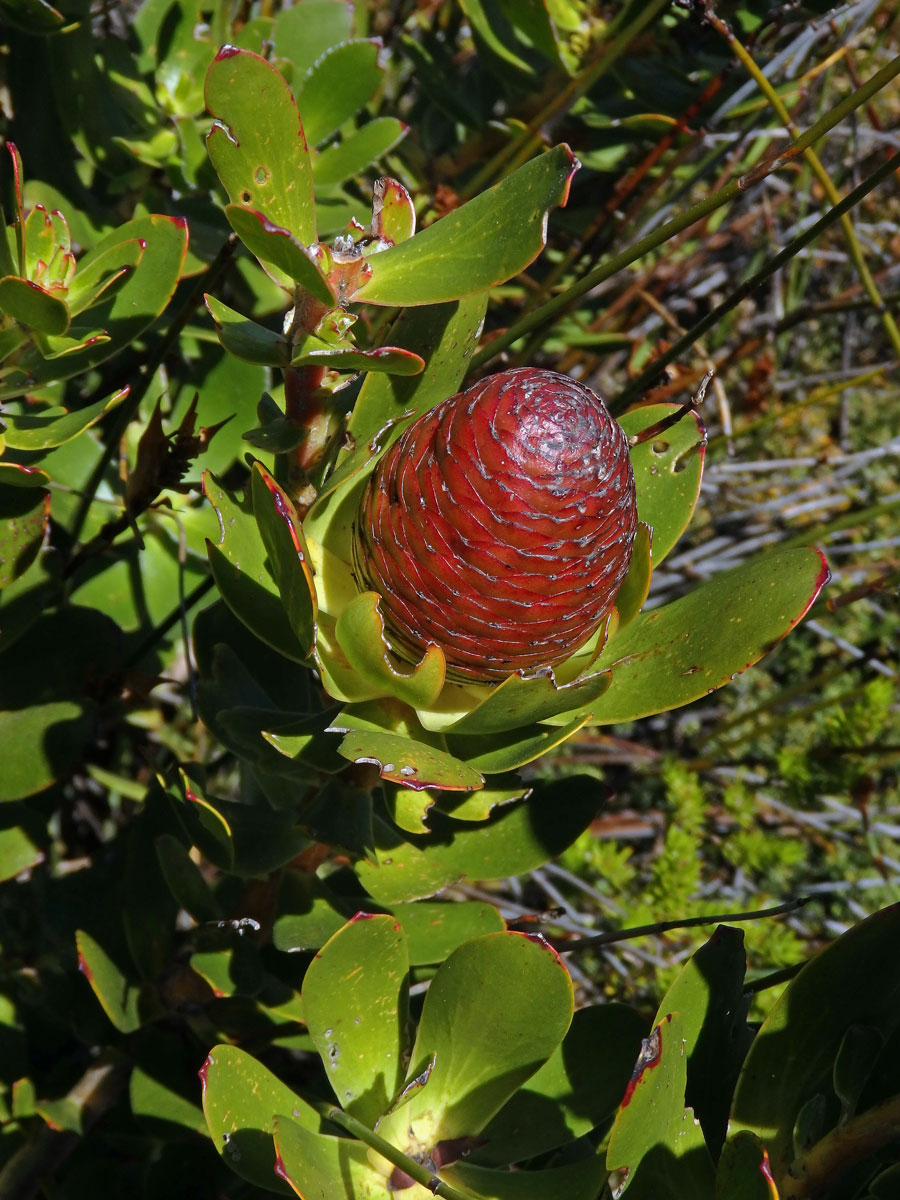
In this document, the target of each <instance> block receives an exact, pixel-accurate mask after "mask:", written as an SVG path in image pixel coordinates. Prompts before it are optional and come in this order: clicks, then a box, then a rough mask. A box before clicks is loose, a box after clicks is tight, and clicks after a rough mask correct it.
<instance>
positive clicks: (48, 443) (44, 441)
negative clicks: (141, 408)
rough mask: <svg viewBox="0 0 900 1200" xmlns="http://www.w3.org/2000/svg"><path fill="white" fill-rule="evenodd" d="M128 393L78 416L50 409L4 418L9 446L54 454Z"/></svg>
mask: <svg viewBox="0 0 900 1200" xmlns="http://www.w3.org/2000/svg"><path fill="white" fill-rule="evenodd" d="M128 391H129V389H128V388H127V387H126V388H122V390H121V391H118V392H115V393H114V394H113V395H112V396H108V397H107V398H106V399H105V400H98V401H97V403H96V404H89V405H88V406H87V408H81V409H78V410H77V411H76V412H66V411H65V410H64V409H59V408H51V409H45V410H44V412H37V413H34V414H32V413H23V414H18V413H10V412H5V413H4V414H3V420H4V421H5V422H6V424H7V429H6V435H5V436H6V444H7V445H8V446H9V447H10V448H11V449H13V450H51V449H53V448H54V447H56V446H62V445H64V444H65V443H66V442H70V441H71V440H72V439H73V438H76V437H78V435H79V434H80V433H83V432H84V430H85V429H90V427H91V426H92V425H95V424H96V423H97V422H98V421H99V420H100V418H101V417H102V416H104V415H105V414H106V413H107V412H108V411H109V410H110V409H111V408H114V407H115V405H116V404H118V403H119V402H120V401H122V400H124V399H125V397H126V396H127V395H128Z"/></svg>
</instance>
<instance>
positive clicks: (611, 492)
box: [354, 367, 637, 681]
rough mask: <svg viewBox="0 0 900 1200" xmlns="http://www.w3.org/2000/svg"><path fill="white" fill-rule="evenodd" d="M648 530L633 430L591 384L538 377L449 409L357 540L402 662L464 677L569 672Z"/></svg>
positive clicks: (409, 454)
mask: <svg viewBox="0 0 900 1200" xmlns="http://www.w3.org/2000/svg"><path fill="white" fill-rule="evenodd" d="M636 528H637V508H636V504H635V491H634V476H633V474H632V470H631V464H630V461H629V457H628V443H627V439H626V437H625V435H624V433H623V432H622V429H621V428H620V426H619V425H618V423H617V422H616V421H614V420H613V418H612V417H611V416H610V415H609V413H608V412H607V411H606V408H605V407H604V405H603V402H602V401H601V400H600V398H599V397H598V396H597V395H595V393H594V392H592V391H591V389H590V388H588V387H585V385H584V384H582V383H578V382H576V381H575V380H573V379H569V378H568V377H567V376H565V375H559V374H557V373H556V372H554V371H543V370H539V369H537V368H533V367H523V368H519V369H516V370H510V371H502V372H500V373H499V374H497V375H491V376H489V377H488V378H486V379H483V380H481V381H480V382H479V383H476V384H475V385H474V386H473V387H471V388H469V389H468V390H467V391H465V392H460V393H458V394H457V395H455V396H451V397H450V398H449V399H448V400H445V401H444V402H443V403H442V404H439V405H438V406H437V407H436V408H435V409H433V410H432V411H431V412H429V413H427V414H426V415H425V416H423V417H421V418H420V419H419V420H418V421H416V422H415V424H413V425H411V426H410V427H409V429H407V430H406V431H405V433H404V434H403V436H402V437H401V438H400V439H399V440H398V441H397V442H395V443H394V445H393V446H392V447H391V448H390V450H389V451H388V453H387V454H386V455H385V456H384V458H383V459H382V460H381V462H380V463H379V464H378V467H377V468H376V470H375V471H374V472H373V475H372V478H371V480H370V483H369V486H368V488H367V489H366V491H365V493H364V495H363V498H362V501H361V504H360V509H359V513H358V520H357V529H356V536H355V539H354V559H355V568H356V574H357V583H358V585H359V586H360V588H361V589H369V590H372V591H375V592H377V593H379V595H380V596H381V608H382V612H383V614H384V618H385V624H386V627H387V632H388V635H389V637H390V638H391V641H392V642H393V643H394V644H395V646H396V648H397V650H398V651H399V652H401V653H403V654H405V655H408V656H409V657H410V658H418V657H421V654H422V652H423V651H424V649H425V648H426V647H427V646H428V645H430V644H432V643H433V644H436V645H438V646H439V647H440V648H441V650H442V651H443V652H444V655H445V657H446V659H447V667H448V673H449V674H450V675H451V677H453V676H455V677H456V678H459V679H469V680H483V681H490V680H498V679H504V678H505V677H506V676H507V675H509V674H511V673H512V672H514V671H523V672H530V671H534V670H537V669H539V668H541V667H546V666H552V665H553V664H555V663H558V662H561V661H562V660H563V659H564V658H566V657H568V655H570V654H571V653H572V652H573V651H574V650H576V649H577V648H578V647H579V646H580V645H581V644H582V643H583V642H585V641H586V640H587V639H588V638H589V637H590V636H591V634H592V633H594V632H595V630H596V629H597V628H598V627H599V626H600V624H601V622H602V621H603V619H604V617H605V616H606V615H607V613H608V612H609V609H610V608H611V606H612V603H613V600H614V598H615V595H616V592H617V590H618V588H619V585H620V583H621V582H622V580H623V578H624V576H625V573H626V571H627V570H628V564H629V561H630V558H631V547H632V542H633V540H634V535H635V530H636Z"/></svg>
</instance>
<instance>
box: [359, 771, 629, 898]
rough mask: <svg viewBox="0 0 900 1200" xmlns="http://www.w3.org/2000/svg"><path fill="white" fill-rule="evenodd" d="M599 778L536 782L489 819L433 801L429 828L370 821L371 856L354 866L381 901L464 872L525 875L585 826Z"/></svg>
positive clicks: (430, 890) (599, 796)
mask: <svg viewBox="0 0 900 1200" xmlns="http://www.w3.org/2000/svg"><path fill="white" fill-rule="evenodd" d="M605 795H606V793H605V790H604V788H603V785H602V784H600V783H599V782H598V781H597V780H595V779H590V778H588V777H586V776H574V777H572V778H569V779H566V780H560V781H559V782H556V783H553V784H536V786H535V787H534V790H533V792H532V794H531V796H530V797H529V799H528V800H527V801H523V802H522V803H519V804H509V805H504V806H503V807H501V808H499V809H497V810H496V811H495V812H494V813H492V814H491V816H490V818H489V819H488V820H487V821H480V822H477V823H474V824H470V825H466V824H464V823H463V822H460V821H455V820H454V819H453V818H452V817H448V816H446V815H445V814H443V813H441V812H438V811H437V810H435V809H433V810H432V811H431V813H430V814H429V821H428V824H429V827H430V828H431V831H432V832H431V833H430V834H429V835H427V836H424V837H415V836H412V837H411V836H406V837H404V836H402V835H401V834H400V833H399V832H397V831H396V830H393V829H391V828H390V827H389V826H388V825H387V824H385V823H384V822H382V821H376V825H375V861H374V862H360V863H359V864H358V865H357V868H356V871H357V875H358V877H359V881H360V883H361V884H362V885H363V887H364V888H365V889H366V891H367V892H368V893H369V894H370V895H371V896H373V897H374V898H375V899H376V900H377V901H378V902H379V903H381V904H388V905H389V904H395V903H397V901H401V900H417V899H419V898H420V897H423V896H431V895H433V894H434V893H435V892H438V891H440V890H441V889H442V888H444V887H447V886H448V885H449V884H451V883H456V882H457V881H459V880H461V879H472V880H490V879H507V878H509V877H510V876H512V875H523V874H525V873H526V872H528V871H532V870H534V868H535V867H538V866H541V865H542V864H543V863H545V862H547V861H548V860H549V859H551V858H555V857H556V856H557V855H558V854H561V853H562V851H563V850H565V849H566V848H567V847H568V846H570V845H571V844H572V842H574V841H575V839H576V838H577V837H578V836H579V834H581V833H583V832H584V830H585V829H586V828H587V826H588V825H589V824H590V822H591V821H592V820H593V818H594V816H595V815H596V814H597V812H598V810H599V809H600V807H601V805H602V804H603V801H604V798H605Z"/></svg>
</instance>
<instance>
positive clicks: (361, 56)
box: [295, 38, 384, 146]
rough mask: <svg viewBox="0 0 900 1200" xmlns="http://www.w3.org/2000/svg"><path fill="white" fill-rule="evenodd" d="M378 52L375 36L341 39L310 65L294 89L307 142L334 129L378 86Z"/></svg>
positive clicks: (319, 139) (314, 143)
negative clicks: (370, 38)
mask: <svg viewBox="0 0 900 1200" xmlns="http://www.w3.org/2000/svg"><path fill="white" fill-rule="evenodd" d="M380 52H381V41H380V40H379V39H377V38H373V39H372V40H371V41H365V40H359V41H349V42H342V43H341V44H340V45H338V46H332V47H331V48H330V49H328V50H326V51H325V53H324V54H323V55H322V56H321V58H318V59H317V60H316V62H315V63H314V64H313V66H312V67H310V69H309V71H308V72H307V73H306V75H305V77H304V78H303V80H302V82H301V83H300V85H299V87H298V88H296V89H295V90H296V95H297V107H298V108H299V110H300V112H301V113H302V114H303V127H304V129H305V130H306V136H307V140H308V141H309V144H310V146H318V145H319V143H320V142H323V141H324V140H325V138H327V137H329V136H330V135H331V134H333V133H336V132H337V131H338V130H339V129H340V127H341V126H342V125H344V124H345V123H346V122H347V121H349V120H350V118H351V117H353V116H355V115H356V113H357V112H358V111H359V109H361V108H362V106H363V105H364V104H365V103H366V102H367V101H368V100H369V99H370V97H371V96H372V95H373V94H374V93H375V92H376V91H377V90H378V88H379V86H380V84H381V79H382V75H383V74H384V72H383V70H382V68H381V67H380V66H379V63H378V59H379V55H380Z"/></svg>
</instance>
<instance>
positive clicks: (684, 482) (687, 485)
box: [619, 404, 706, 567]
mask: <svg viewBox="0 0 900 1200" xmlns="http://www.w3.org/2000/svg"><path fill="white" fill-rule="evenodd" d="M680 407H681V406H680V405H678V404H651V405H648V406H647V407H645V408H633V409H632V410H631V412H627V413H625V414H624V415H623V416H621V417H620V418H619V424H620V425H621V426H622V428H623V429H624V430H625V432H626V434H627V435H628V436H629V437H635V436H636V435H638V434H640V433H642V432H643V431H644V430H645V429H649V428H650V426H651V425H655V424H656V423H657V422H658V421H661V420H663V419H664V418H665V417H669V416H671V415H672V413H673V412H677V411H678V409H679V408H680ZM705 455H706V426H705V425H704V424H703V422H702V421H701V420H700V417H699V416H698V414H697V413H695V412H689V413H687V414H686V415H685V416H684V417H682V419H681V420H680V421H678V422H677V424H675V425H672V426H671V427H670V428H669V429H666V430H665V431H664V432H663V433H661V434H660V435H659V436H658V437H655V438H650V439H649V441H646V442H641V443H640V445H638V446H633V447H632V449H631V455H630V456H631V466H632V469H633V471H634V485H635V490H636V493H637V509H638V517H639V519H640V520H641V521H646V523H647V524H648V525H649V526H650V528H651V530H652V531H653V565H654V567H658V566H659V564H660V563H661V562H662V561H663V559H664V558H665V557H666V555H667V554H668V553H669V551H670V550H671V549H672V547H673V546H674V545H675V544H676V543H677V541H678V539H679V538H680V537H681V535H682V534H683V533H684V531H685V529H687V527H688V524H689V523H690V520H691V517H692V516H693V514H694V508H695V507H696V504H697V497H698V496H699V494H700V481H701V478H702V476H703V461H704V457H705Z"/></svg>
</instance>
